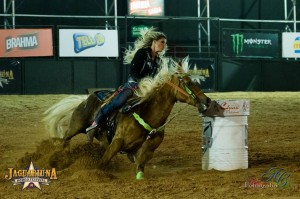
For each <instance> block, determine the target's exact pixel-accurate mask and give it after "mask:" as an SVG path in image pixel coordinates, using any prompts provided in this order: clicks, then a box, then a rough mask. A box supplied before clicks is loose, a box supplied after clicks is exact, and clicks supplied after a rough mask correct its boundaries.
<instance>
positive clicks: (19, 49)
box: [0, 28, 53, 57]
mask: <svg viewBox="0 0 300 199" xmlns="http://www.w3.org/2000/svg"><path fill="white" fill-rule="evenodd" d="M42 56H53V42H52V29H50V28H48V29H5V30H0V57H42Z"/></svg>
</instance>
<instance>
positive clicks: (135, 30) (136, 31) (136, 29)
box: [131, 25, 151, 37]
mask: <svg viewBox="0 0 300 199" xmlns="http://www.w3.org/2000/svg"><path fill="white" fill-rule="evenodd" d="M150 28H151V26H145V25H139V26H131V36H132V37H139V36H140V35H141V32H142V31H147V30H149V29H150Z"/></svg>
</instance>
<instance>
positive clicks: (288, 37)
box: [282, 32, 300, 58]
mask: <svg viewBox="0 0 300 199" xmlns="http://www.w3.org/2000/svg"><path fill="white" fill-rule="evenodd" d="M282 57H286V58H296V57H300V32H284V33H282Z"/></svg>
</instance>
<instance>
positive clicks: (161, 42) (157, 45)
mask: <svg viewBox="0 0 300 199" xmlns="http://www.w3.org/2000/svg"><path fill="white" fill-rule="evenodd" d="M153 43H154V49H155V52H161V51H163V50H164V49H165V46H166V44H167V40H166V39H165V38H161V39H158V40H154V41H153Z"/></svg>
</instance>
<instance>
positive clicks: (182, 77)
mask: <svg viewBox="0 0 300 199" xmlns="http://www.w3.org/2000/svg"><path fill="white" fill-rule="evenodd" d="M167 83H168V84H169V85H171V86H172V87H173V88H174V91H175V96H176V99H177V100H178V101H180V102H185V103H188V104H190V105H193V106H196V107H198V110H199V111H200V112H203V111H205V110H206V109H207V107H208V106H209V103H210V102H211V99H210V98H209V97H207V96H206V95H205V94H204V92H203V91H202V90H201V88H200V86H199V84H197V83H195V82H193V81H192V79H191V78H190V77H189V76H188V75H187V74H176V75H173V77H172V78H171V81H169V82H167Z"/></svg>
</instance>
